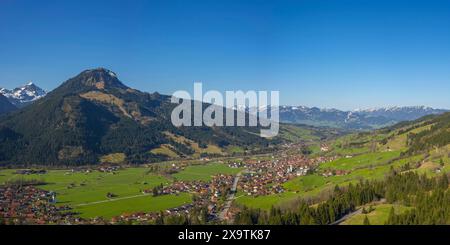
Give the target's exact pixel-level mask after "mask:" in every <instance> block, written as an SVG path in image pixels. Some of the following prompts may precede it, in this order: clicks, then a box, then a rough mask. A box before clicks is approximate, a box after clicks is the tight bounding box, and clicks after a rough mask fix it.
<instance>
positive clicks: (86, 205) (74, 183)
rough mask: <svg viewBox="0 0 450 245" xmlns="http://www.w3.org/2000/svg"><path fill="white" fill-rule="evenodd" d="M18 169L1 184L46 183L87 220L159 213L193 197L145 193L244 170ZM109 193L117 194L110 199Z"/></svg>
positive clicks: (216, 166)
mask: <svg viewBox="0 0 450 245" xmlns="http://www.w3.org/2000/svg"><path fill="white" fill-rule="evenodd" d="M16 171H17V170H15V169H5V170H0V184H4V183H6V182H11V181H20V180H24V181H26V180H37V181H40V182H45V183H46V184H45V185H41V186H40V188H42V189H44V190H47V191H54V192H56V193H57V205H69V206H71V207H72V208H73V211H74V212H77V213H79V215H80V217H83V218H94V217H103V218H107V219H109V218H111V217H113V216H117V215H121V214H123V213H132V212H141V211H142V212H156V211H162V210H166V209H170V208H174V207H178V206H182V205H184V204H188V203H190V202H191V194H188V193H181V194H179V195H165V196H158V197H153V196H152V195H144V194H142V191H143V190H146V189H152V188H153V187H155V186H158V185H161V184H163V185H165V186H166V185H169V184H170V183H172V182H173V181H174V179H177V180H183V181H196V180H202V181H209V180H211V178H212V176H213V175H216V174H220V173H223V174H237V173H238V172H239V171H241V169H237V168H230V167H228V166H227V165H225V164H220V163H213V164H206V165H194V166H189V167H187V168H186V169H184V170H183V171H181V172H179V173H177V174H174V175H173V176H172V177H173V178H171V177H170V176H168V177H164V176H161V175H157V174H154V173H150V172H149V169H147V168H143V167H142V168H125V169H121V170H119V171H116V172H114V173H103V172H99V171H92V172H89V173H87V172H84V171H83V172H72V171H71V170H49V171H47V173H46V174H40V175H39V174H30V175H21V174H16ZM108 193H111V194H113V195H114V197H113V198H108V197H107V195H108Z"/></svg>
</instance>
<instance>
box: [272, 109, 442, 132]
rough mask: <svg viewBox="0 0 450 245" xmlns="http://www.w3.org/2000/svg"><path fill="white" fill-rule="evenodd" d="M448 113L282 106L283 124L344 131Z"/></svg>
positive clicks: (435, 110)
mask: <svg viewBox="0 0 450 245" xmlns="http://www.w3.org/2000/svg"><path fill="white" fill-rule="evenodd" d="M444 112H447V111H446V110H440V109H432V108H429V107H423V106H415V107H392V108H380V109H371V110H355V111H340V110H336V109H319V108H316V107H313V108H309V107H304V106H282V107H281V108H280V120H281V121H282V122H285V123H298V124H307V125H312V126H328V127H336V128H342V129H353V130H354V129H356V130H370V129H378V128H382V127H386V126H391V125H395V124H396V123H399V122H401V121H410V120H415V119H418V118H421V117H423V116H426V115H435V114H442V113H444Z"/></svg>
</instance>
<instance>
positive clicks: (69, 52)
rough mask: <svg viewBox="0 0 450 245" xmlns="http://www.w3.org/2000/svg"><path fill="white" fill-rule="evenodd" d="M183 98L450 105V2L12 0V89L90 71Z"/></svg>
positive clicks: (8, 78)
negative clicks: (233, 93)
mask: <svg viewBox="0 0 450 245" xmlns="http://www.w3.org/2000/svg"><path fill="white" fill-rule="evenodd" d="M95 67H106V68H109V69H111V70H113V71H115V72H116V73H118V75H119V77H120V79H121V80H122V81H124V82H125V83H126V84H127V85H129V86H131V87H134V88H137V89H140V90H143V91H148V92H153V91H159V92H161V93H166V94H171V93H172V92H173V91H175V90H180V89H184V90H192V86H193V82H194V81H201V82H203V83H204V84H205V87H206V89H216V90H220V91H224V90H238V89H241V90H250V89H253V90H280V93H281V95H280V96H281V103H282V104H292V105H307V106H319V107H327V108H330V107H334V108H339V109H354V108H368V107H380V106H393V105H427V106H433V107H440V108H450V96H449V92H450V1H420V2H419V1H413V0H409V1H395V0H390V1H383V0H376V1H364V0H355V1H345V0H339V1H337V0H336V1H332V0H328V1H319V0H311V1H268V0H260V1H232V0H227V1H219V0H211V1H194V0H189V1H188V0H183V1H169V0H165V1H140V0H131V1H125V0H123V1H114V0H105V1H80V0H77V1H75V0H72V1H59V0H53V1H46V0H42V1H34V0H28V1H25V0H0V86H1V87H7V88H13V87H16V86H18V85H20V84H23V83H25V82H27V81H29V80H32V81H35V82H36V83H37V84H38V85H40V86H41V87H43V88H45V89H47V90H50V89H53V88H55V87H56V86H58V85H59V84H60V83H61V82H63V81H65V80H67V79H68V78H70V77H72V76H74V75H76V74H78V73H79V72H80V71H82V70H84V69H88V68H95Z"/></svg>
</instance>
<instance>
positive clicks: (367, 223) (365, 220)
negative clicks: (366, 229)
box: [363, 215, 370, 225]
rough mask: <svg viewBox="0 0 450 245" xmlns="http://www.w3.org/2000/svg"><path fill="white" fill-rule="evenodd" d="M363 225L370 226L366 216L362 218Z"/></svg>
mask: <svg viewBox="0 0 450 245" xmlns="http://www.w3.org/2000/svg"><path fill="white" fill-rule="evenodd" d="M363 224H364V225H370V221H369V218H367V215H366V217H365V218H364V223H363Z"/></svg>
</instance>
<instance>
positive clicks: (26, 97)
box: [0, 82, 47, 108]
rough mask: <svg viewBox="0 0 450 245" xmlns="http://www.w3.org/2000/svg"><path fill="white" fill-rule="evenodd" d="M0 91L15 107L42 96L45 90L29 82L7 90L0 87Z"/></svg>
mask: <svg viewBox="0 0 450 245" xmlns="http://www.w3.org/2000/svg"><path fill="white" fill-rule="evenodd" d="M0 93H1V94H3V95H4V96H5V97H6V98H8V100H9V101H10V102H11V103H12V104H13V105H15V106H17V107H19V108H20V107H24V106H26V105H28V104H30V103H32V102H33V101H35V100H38V99H40V98H42V97H44V96H45V95H46V94H47V92H45V90H43V89H41V88H40V87H38V86H36V85H35V84H34V83H32V82H29V83H27V84H26V85H24V86H22V87H18V88H15V89H13V90H9V89H6V88H1V89H0Z"/></svg>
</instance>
